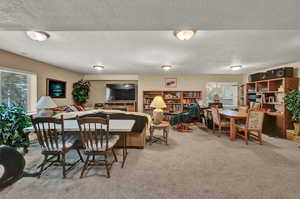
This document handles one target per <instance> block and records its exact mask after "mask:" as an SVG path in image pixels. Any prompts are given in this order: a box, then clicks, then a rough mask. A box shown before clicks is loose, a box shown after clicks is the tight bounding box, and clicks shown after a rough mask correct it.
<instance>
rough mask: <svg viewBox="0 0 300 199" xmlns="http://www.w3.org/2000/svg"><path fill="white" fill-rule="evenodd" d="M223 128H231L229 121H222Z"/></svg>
mask: <svg viewBox="0 0 300 199" xmlns="http://www.w3.org/2000/svg"><path fill="white" fill-rule="evenodd" d="M221 126H230V121H229V120H227V119H222V120H221Z"/></svg>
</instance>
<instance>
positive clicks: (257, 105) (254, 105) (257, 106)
mask: <svg viewBox="0 0 300 199" xmlns="http://www.w3.org/2000/svg"><path fill="white" fill-rule="evenodd" d="M250 109H254V110H260V109H261V103H259V102H250Z"/></svg>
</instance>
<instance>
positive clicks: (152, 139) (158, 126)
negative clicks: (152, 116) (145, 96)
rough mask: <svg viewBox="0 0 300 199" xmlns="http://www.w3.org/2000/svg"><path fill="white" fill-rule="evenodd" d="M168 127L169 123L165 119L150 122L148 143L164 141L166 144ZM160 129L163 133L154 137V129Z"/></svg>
mask: <svg viewBox="0 0 300 199" xmlns="http://www.w3.org/2000/svg"><path fill="white" fill-rule="evenodd" d="M169 127H170V124H169V122H167V121H162V122H161V123H160V124H151V126H150V140H149V142H150V145H151V144H152V143H154V142H157V141H161V142H164V143H165V144H166V145H168V134H169ZM155 129H157V130H162V131H163V135H162V136H160V137H156V136H154V135H153V133H154V130H155Z"/></svg>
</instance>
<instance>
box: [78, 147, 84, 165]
mask: <svg viewBox="0 0 300 199" xmlns="http://www.w3.org/2000/svg"><path fill="white" fill-rule="evenodd" d="M76 151H77V153H78V156H79V158H80V160H81V162H84V160H83V158H82V155H81V153H80V150H79V149H76Z"/></svg>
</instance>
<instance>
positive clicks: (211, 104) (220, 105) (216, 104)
mask: <svg viewBox="0 0 300 199" xmlns="http://www.w3.org/2000/svg"><path fill="white" fill-rule="evenodd" d="M208 107H210V108H212V107H214V108H223V103H221V102H213V103H209V104H208Z"/></svg>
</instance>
